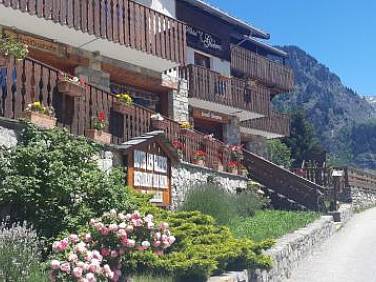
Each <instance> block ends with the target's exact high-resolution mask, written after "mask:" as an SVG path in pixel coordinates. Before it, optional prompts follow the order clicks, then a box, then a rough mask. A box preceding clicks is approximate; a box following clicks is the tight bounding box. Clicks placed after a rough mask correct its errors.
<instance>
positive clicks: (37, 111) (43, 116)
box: [23, 101, 56, 129]
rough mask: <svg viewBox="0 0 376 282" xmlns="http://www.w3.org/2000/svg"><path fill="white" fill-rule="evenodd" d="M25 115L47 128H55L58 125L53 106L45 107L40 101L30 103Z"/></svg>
mask: <svg viewBox="0 0 376 282" xmlns="http://www.w3.org/2000/svg"><path fill="white" fill-rule="evenodd" d="M23 117H24V118H25V119H26V120H28V121H30V122H32V123H34V124H36V125H38V126H40V127H43V128H46V129H50V128H54V127H55V126H56V118H55V117H54V110H53V108H52V107H45V106H43V105H42V103H41V102H39V101H36V102H33V103H31V104H29V105H28V106H27V108H26V109H25V111H24V113H23Z"/></svg>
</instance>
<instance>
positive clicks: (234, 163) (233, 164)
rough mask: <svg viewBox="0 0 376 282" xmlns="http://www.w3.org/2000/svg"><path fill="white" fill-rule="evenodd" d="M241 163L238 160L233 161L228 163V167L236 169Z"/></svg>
mask: <svg viewBox="0 0 376 282" xmlns="http://www.w3.org/2000/svg"><path fill="white" fill-rule="evenodd" d="M240 166H241V165H240V163H239V162H237V161H231V162H228V163H227V168H228V169H234V168H239V167H240Z"/></svg>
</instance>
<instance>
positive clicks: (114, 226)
mask: <svg viewBox="0 0 376 282" xmlns="http://www.w3.org/2000/svg"><path fill="white" fill-rule="evenodd" d="M108 229H109V230H110V231H111V232H116V231H118V229H119V226H118V225H117V224H110V226H109V227H108Z"/></svg>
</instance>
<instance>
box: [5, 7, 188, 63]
mask: <svg viewBox="0 0 376 282" xmlns="http://www.w3.org/2000/svg"><path fill="white" fill-rule="evenodd" d="M1 4H2V5H4V6H6V7H12V8H13V9H18V10H20V11H22V12H24V13H28V14H30V15H36V16H37V17H40V18H44V19H46V20H52V21H54V22H56V23H60V24H62V25H65V26H67V27H69V28H74V29H76V30H80V31H82V32H84V33H88V34H90V35H95V36H96V37H98V38H103V39H107V40H109V41H112V42H116V43H119V44H121V45H124V46H129V47H131V48H134V49H137V50H140V51H143V52H145V53H148V54H152V55H155V56H158V57H161V58H164V59H167V60H171V61H174V62H178V63H184V62H185V52H186V26H185V24H184V23H182V22H180V21H177V20H175V19H173V18H170V17H168V16H166V15H164V14H162V13H159V12H156V11H154V10H152V9H150V8H148V7H146V6H143V5H141V4H138V3H137V2H134V1H132V0H48V1H46V0H0V5H1ZM20 20H22V19H20Z"/></svg>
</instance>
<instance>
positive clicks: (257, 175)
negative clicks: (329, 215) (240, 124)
mask: <svg viewBox="0 0 376 282" xmlns="http://www.w3.org/2000/svg"><path fill="white" fill-rule="evenodd" d="M243 154H244V164H245V165H246V166H247V168H248V171H249V174H250V177H251V178H252V179H254V180H255V181H258V182H260V183H261V184H262V185H264V186H266V187H267V188H268V189H270V190H271V191H273V192H274V193H277V194H278V195H282V197H285V198H286V199H287V200H288V201H290V202H296V203H298V204H299V205H301V206H303V207H305V208H306V209H308V210H314V211H324V210H325V209H326V208H325V204H324V193H325V190H326V188H324V187H322V186H320V185H317V184H315V183H313V182H311V181H309V180H307V179H305V178H302V177H300V176H298V175H296V174H294V173H292V172H290V171H289V170H286V169H284V168H281V167H280V166H278V165H276V164H274V163H272V162H269V161H267V160H265V159H264V158H261V157H259V156H257V155H255V154H253V153H251V152H249V151H246V150H244V151H243Z"/></svg>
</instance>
